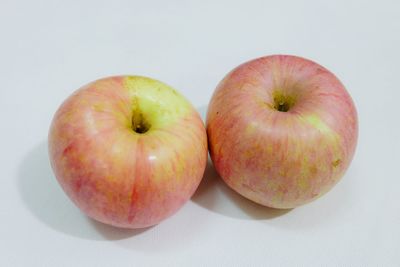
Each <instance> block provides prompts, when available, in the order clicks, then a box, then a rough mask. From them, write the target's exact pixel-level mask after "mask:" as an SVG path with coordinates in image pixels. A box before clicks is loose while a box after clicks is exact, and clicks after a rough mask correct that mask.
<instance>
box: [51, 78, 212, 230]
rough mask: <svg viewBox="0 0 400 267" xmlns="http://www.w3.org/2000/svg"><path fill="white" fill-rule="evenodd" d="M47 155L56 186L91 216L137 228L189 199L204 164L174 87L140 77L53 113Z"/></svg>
mask: <svg viewBox="0 0 400 267" xmlns="http://www.w3.org/2000/svg"><path fill="white" fill-rule="evenodd" d="M49 155H50V161H51V166H52V168H53V170H54V173H55V175H56V177H57V179H58V182H59V183H60V185H61V186H62V188H63V189H64V191H65V192H66V193H67V195H68V196H69V197H70V198H71V200H72V201H73V202H74V203H75V204H76V205H77V206H78V207H79V208H80V209H81V210H82V211H83V212H84V213H86V214H87V215H88V216H90V217H92V218H94V219H96V220H98V221H100V222H103V223H106V224H111V225H114V226H118V227H124V228H141V227H147V226H151V225H154V224H157V223H159V222H160V221H162V220H163V219H165V218H167V217H168V216H170V215H172V214H173V213H174V212H176V211H177V210H178V209H179V208H180V207H181V206H182V205H183V204H184V203H185V202H186V201H187V200H188V199H189V198H190V197H191V196H192V194H193V193H194V191H195V190H196V188H197V186H198V185H199V183H200V180H201V178H202V176H203V173H204V170H205V166H206V161H207V136H206V131H205V127H204V125H203V122H202V120H201V118H200V116H199V115H198V113H197V111H196V110H195V109H194V108H193V107H192V106H191V104H190V103H189V102H188V101H187V100H186V99H185V98H184V97H183V96H181V95H180V94H179V93H178V92H177V91H175V90H174V89H173V88H171V87H169V86H168V85H166V84H163V83H161V82H159V81H156V80H153V79H150V78H145V77H139V76H119V77H111V78H105V79H101V80H98V81H95V82H93V83H90V84H88V85H86V86H84V87H83V88H81V89H80V90H78V91H76V92H75V93H74V94H73V95H72V96H70V97H69V98H68V99H67V100H66V101H65V102H64V103H63V104H62V105H61V107H60V108H59V109H58V111H57V112H56V114H55V116H54V119H53V122H52V125H51V128H50V132H49Z"/></svg>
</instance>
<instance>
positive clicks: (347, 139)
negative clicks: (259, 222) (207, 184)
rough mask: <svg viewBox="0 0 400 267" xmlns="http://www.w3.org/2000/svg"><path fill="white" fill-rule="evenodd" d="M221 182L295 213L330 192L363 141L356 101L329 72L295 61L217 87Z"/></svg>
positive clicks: (275, 61)
mask: <svg viewBox="0 0 400 267" xmlns="http://www.w3.org/2000/svg"><path fill="white" fill-rule="evenodd" d="M207 134H208V142H209V147H210V152H211V158H212V161H213V163H214V165H215V168H216V170H217V172H218V173H219V174H220V176H221V177H222V179H223V180H224V181H225V182H226V183H227V184H228V185H229V186H230V187H231V188H233V189H234V190H235V191H237V192H238V193H240V194H241V195H243V196H244V197H246V198H248V199H250V200H253V201H254V202H257V203H259V204H262V205H265V206H269V207H273V208H293V207H297V206H299V205H302V204H305V203H307V202H310V201H312V200H314V199H316V198H318V197H320V196H321V195H323V194H324V193H326V192H327V191H329V190H330V189H331V188H332V187H333V186H334V185H335V184H336V183H337V182H338V181H339V180H340V178H341V177H342V176H343V174H344V172H345V171H346V169H347V168H348V166H349V164H350V162H351V160H352V157H353V154H354V150H355V147H356V143H357V135H358V122H357V112H356V109H355V106H354V104H353V101H352V99H351V97H350V95H349V94H348V92H347V91H346V89H345V88H344V86H343V85H342V83H341V82H340V81H339V80H338V79H337V78H336V77H335V76H334V75H333V74H332V73H331V72H329V71H328V70H327V69H325V68H324V67H322V66H320V65H318V64H317V63H315V62H312V61H310V60H307V59H304V58H300V57H295V56H284V55H276V56H268V57H262V58H258V59H255V60H252V61H249V62H247V63H244V64H242V65H240V66H239V67H237V68H236V69H234V70H233V71H231V72H230V73H229V74H228V75H227V76H226V77H225V78H224V79H223V80H222V81H221V83H220V84H219V85H218V87H217V89H216V91H215V92H214V95H213V97H212V99H211V102H210V105H209V108H208V113H207Z"/></svg>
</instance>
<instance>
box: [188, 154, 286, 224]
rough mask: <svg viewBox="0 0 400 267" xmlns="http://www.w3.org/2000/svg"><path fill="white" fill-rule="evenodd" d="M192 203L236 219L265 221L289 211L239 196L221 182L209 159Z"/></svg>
mask: <svg viewBox="0 0 400 267" xmlns="http://www.w3.org/2000/svg"><path fill="white" fill-rule="evenodd" d="M192 201H193V202H195V203H196V204H198V205H200V206H202V207H204V208H206V209H208V210H211V211H213V212H215V213H219V214H222V215H224V216H228V217H232V218H237V219H247V220H249V219H253V220H267V219H273V218H275V217H279V216H282V215H284V214H286V213H288V212H289V211H291V210H290V209H286V210H280V209H272V208H268V207H264V206H262V205H259V204H257V203H254V202H252V201H250V200H248V199H246V198H244V197H243V196H241V195H239V194H238V193H236V192H235V191H233V190H232V189H231V188H229V187H228V186H227V185H226V184H225V183H224V182H223V181H222V179H221V178H220V177H219V175H218V173H217V172H216V170H215V168H214V167H213V165H212V163H211V160H210V159H209V160H208V162H207V167H206V170H205V173H204V176H203V180H202V181H201V183H200V186H199V188H198V189H197V191H196V193H195V194H194V195H193V197H192Z"/></svg>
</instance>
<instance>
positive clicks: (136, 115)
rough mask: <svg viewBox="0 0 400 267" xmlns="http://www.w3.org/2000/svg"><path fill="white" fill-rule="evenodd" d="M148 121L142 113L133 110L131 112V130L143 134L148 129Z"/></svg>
mask: <svg viewBox="0 0 400 267" xmlns="http://www.w3.org/2000/svg"><path fill="white" fill-rule="evenodd" d="M150 127H151V125H150V123H149V122H148V121H147V120H146V119H145V118H144V116H143V113H142V112H141V111H139V110H134V111H133V114H132V130H133V131H134V132H135V133H138V134H144V133H146V132H147V131H148V130H149V129H150Z"/></svg>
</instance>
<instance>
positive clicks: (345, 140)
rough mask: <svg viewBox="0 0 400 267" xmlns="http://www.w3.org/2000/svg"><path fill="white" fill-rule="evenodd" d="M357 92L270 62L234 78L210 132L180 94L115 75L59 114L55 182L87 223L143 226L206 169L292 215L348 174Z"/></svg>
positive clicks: (291, 62)
mask: <svg viewBox="0 0 400 267" xmlns="http://www.w3.org/2000/svg"><path fill="white" fill-rule="evenodd" d="M357 127H358V123H357V114H356V109H355V107H354V104H353V102H352V100H351V97H350V95H349V94H348V93H347V91H346V90H345V88H344V87H343V85H342V84H341V83H340V81H339V80H338V79H337V78H336V77H335V76H334V75H333V74H332V73H330V72H329V71H328V70H326V69H325V68H323V67H322V66H320V65H318V64H316V63H314V62H311V61H309V60H306V59H303V58H299V57H294V56H269V57H263V58H259V59H256V60H252V61H249V62H247V63H245V64H243V65H240V66H239V67H237V68H236V69H234V70H233V71H231V72H230V73H229V74H228V75H227V76H226V77H225V78H224V79H223V80H222V81H221V83H220V84H219V85H218V87H217V89H216V91H215V93H214V95H213V97H212V99H211V102H210V105H209V107H208V113H207V122H206V128H207V133H206V129H205V128H204V125H203V122H202V121H201V119H200V116H199V115H198V113H197V111H196V110H195V109H194V108H193V107H192V105H191V104H190V103H189V102H188V101H187V100H186V99H185V98H184V97H183V96H181V95H180V94H179V93H178V92H177V91H175V90H174V89H173V88H171V87H169V86H167V85H165V84H163V83H161V82H159V81H155V80H153V79H150V78H145V77H139V76H119V77H111V78H105V79H101V80H97V81H95V82H93V83H90V84H88V85H86V86H84V87H83V88H81V89H79V90H78V91H76V92H75V93H74V94H73V95H72V96H70V97H69V98H68V99H67V100H66V101H65V102H64V103H63V104H62V105H61V107H60V108H59V109H58V111H57V112H56V114H55V116H54V119H53V122H52V125H51V128H50V132H49V155H50V161H51V165H52V168H53V170H54V172H55V175H56V177H57V179H58V181H59V183H60V185H61V186H62V188H63V189H64V191H65V192H66V193H67V195H68V196H69V197H70V198H71V200H72V201H73V202H74V203H75V204H76V205H77V206H78V207H79V208H80V209H81V210H82V211H83V212H84V213H86V214H87V215H88V216H90V217H92V218H94V219H96V220H98V221H101V222H103V223H107V224H111V225H114V226H118V227H125V228H141V227H147V226H150V225H154V224H157V223H159V222H160V221H161V220H163V219H165V218H167V217H168V216H170V215H172V214H173V213H174V212H176V211H177V210H178V209H179V208H180V207H181V206H182V205H183V204H184V203H185V202H186V201H187V200H188V199H189V198H190V197H191V196H192V194H193V193H194V191H195V190H196V188H197V187H198V185H199V183H200V181H201V178H202V176H203V173H204V169H205V166H206V163H207V155H208V149H207V138H208V144H209V149H210V155H211V158H212V161H213V163H214V166H215V167H216V169H217V171H218V173H219V174H220V176H221V177H222V179H223V180H224V181H225V182H226V183H227V184H228V185H229V186H230V187H231V188H233V189H234V190H235V191H237V192H238V193H240V194H241V195H243V196H245V197H246V198H248V199H250V200H253V201H255V202H257V203H259V204H262V205H265V206H269V207H274V208H293V207H296V206H299V205H302V204H305V203H307V202H309V201H312V200H314V199H316V198H318V197H319V196H321V195H322V194H324V193H325V192H327V191H328V190H329V189H331V188H332V187H333V185H334V184H336V183H337V182H338V180H339V179H340V178H341V177H342V176H343V174H344V172H345V170H346V169H347V168H348V166H349V164H350V161H351V159H352V157H353V154H354V150H355V146H356V142H357V134H358V128H357Z"/></svg>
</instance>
